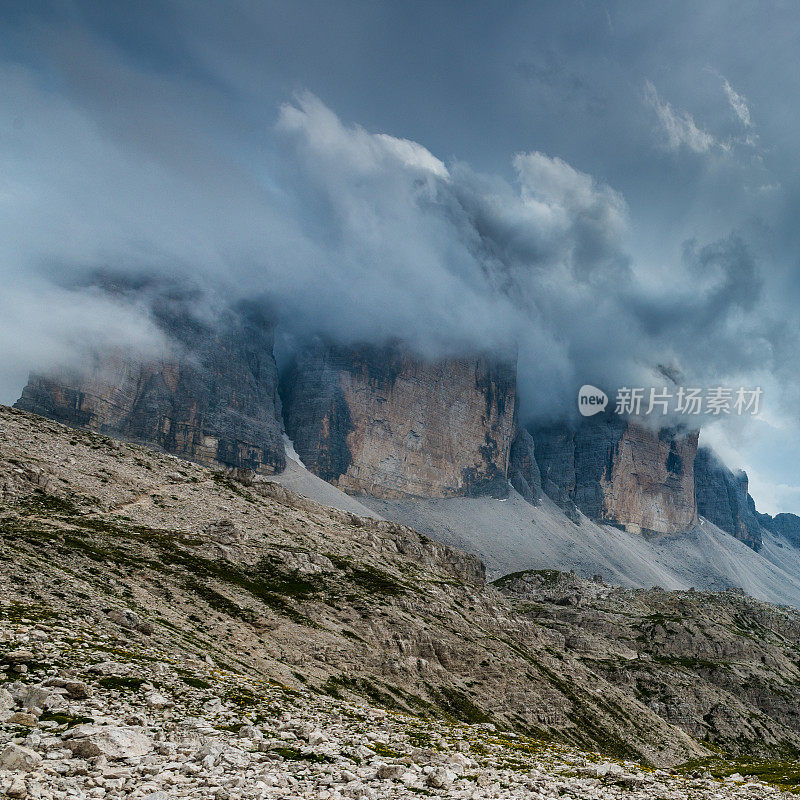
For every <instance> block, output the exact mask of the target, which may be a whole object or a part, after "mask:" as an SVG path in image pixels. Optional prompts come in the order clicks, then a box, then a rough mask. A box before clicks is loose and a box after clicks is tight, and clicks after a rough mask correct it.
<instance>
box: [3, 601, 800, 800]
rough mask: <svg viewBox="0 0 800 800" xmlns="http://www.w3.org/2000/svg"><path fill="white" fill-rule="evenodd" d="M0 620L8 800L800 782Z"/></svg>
mask: <svg viewBox="0 0 800 800" xmlns="http://www.w3.org/2000/svg"><path fill="white" fill-rule="evenodd" d="M59 610H61V612H62V613H61V614H59V613H58V612H59ZM0 611H2V612H3V616H2V620H0V643H1V644H0V648H2V649H1V650H0V652H2V653H3V655H4V661H5V668H4V671H3V672H2V673H0V674H2V675H3V677H4V678H6V682H5V684H4V686H3V687H0V731H2V732H3V733H4V734H6V736H5V741H4V742H3V743H2V745H0V791H3V792H4V795H5V796H7V797H9V798H26V797H28V798H44V799H45V800H66V798H80V797H98V798H99V797H105V798H109V799H110V798H133V799H138V798H146V799H147V800H168V799H169V798H176V799H177V798H181V799H182V800H185V799H186V798H198V799H200V798H202V800H207V798H218V799H219V800H268V799H269V798H275V800H277V799H278V798H281V800H289V799H294V798H316V799H317V800H345V799H346V798H367V799H369V800H375V799H376V798H403V799H404V800H405V799H407V798H414V797H418V796H419V795H420V794H422V795H426V796H431V797H449V798H465V800H466V798H472V799H473V800H483V798H507V799H508V800H517V799H518V798H519V799H520V800H521V798H532V797H534V798H539V799H541V798H581V800H621V799H622V798H641V799H642V800H644V798H648V799H649V798H653V800H655V799H656V798H662V799H663V798H667V797H668V798H671V800H723V799H725V800H727V799H729V798H736V797H741V796H743V795H744V796H746V797H752V798H774V799H775V800H778V798H788V797H791V796H793V795H790V794H788V793H786V792H784V791H782V789H783V788H788V789H790V790H791V789H793V788H795V787H796V781H797V780H798V779H800V776H799V775H798V773H797V770H796V768H795V767H794V766H793V765H791V764H785V763H769V764H752V763H745V764H739V763H736V762H715V763H705V764H695V765H692V766H691V767H689V769H684V770H683V771H682V772H679V773H675V772H668V771H665V770H660V769H658V770H652V769H647V768H642V767H641V766H639V765H637V764H635V763H633V762H629V761H628V762H619V761H617V760H608V759H605V758H603V757H601V756H598V755H597V754H595V753H584V752H580V751H576V750H574V749H570V748H566V747H563V746H558V745H554V744H547V743H543V742H541V741H536V740H533V739H531V738H530V737H526V736H521V735H517V734H514V733H512V732H508V731H498V730H496V729H495V728H494V727H493V726H492V725H490V724H472V725H469V724H463V723H453V722H450V721H438V720H424V719H421V718H420V717H415V716H411V715H408V714H404V713H399V712H391V713H387V711H386V710H383V709H380V708H376V707H375V706H374V704H373V705H372V706H370V705H367V704H365V703H363V702H349V701H346V700H340V699H337V698H333V697H330V696H326V695H324V694H320V693H317V692H313V691H310V690H308V689H306V688H305V687H303V686H300V687H299V688H296V689H294V688H289V687H288V686H285V685H283V684H280V683H277V682H274V681H264V680H259V679H256V678H253V677H251V676H249V675H247V674H246V673H244V672H242V671H241V670H240V669H237V668H232V667H230V666H228V665H225V664H220V663H218V662H215V661H214V660H213V659H211V658H208V657H206V658H200V657H197V656H195V655H193V654H191V653H189V652H187V650H186V649H185V648H184V646H183V645H182V643H181V642H180V640H179V639H177V637H176V638H173V640H172V642H165V641H159V640H158V639H154V637H153V635H152V634H146V633H144V632H143V630H142V629H143V628H144V627H145V626H143V625H142V624H141V623H139V625H138V628H137V627H136V625H135V620H134V619H133V618H132V617H129V618H128V619H126V620H125V621H126V622H127V623H128V624H127V625H123V626H121V625H118V624H117V623H116V622H111V621H110V620H109V619H101V620H96V619H94V618H93V617H92V616H87V615H85V614H81V613H76V611H77V610H73V609H69V608H68V607H66V606H65V607H63V608H62V609H53V610H52V611H53V613H52V614H51V615H50V616H48V617H47V618H46V619H41V610H40V609H38V608H37V609H31V608H30V607H24V606H21V605H20V604H14V603H12V604H10V605H8V604H7V605H0ZM32 612H33V613H32ZM31 617H39V620H38V621H35V620H34V619H32V618H31ZM45 665H46V666H45ZM740 770H743V771H744V773H745V775H747V776H748V777H743V775H742V772H740ZM753 773H755V774H753Z"/></svg>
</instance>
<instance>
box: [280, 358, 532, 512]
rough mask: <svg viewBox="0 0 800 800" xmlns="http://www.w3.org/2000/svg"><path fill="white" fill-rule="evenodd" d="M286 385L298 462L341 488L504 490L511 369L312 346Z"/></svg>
mask: <svg viewBox="0 0 800 800" xmlns="http://www.w3.org/2000/svg"><path fill="white" fill-rule="evenodd" d="M285 384H286V388H285V391H284V400H285V423H286V430H287V433H288V434H289V436H290V437H291V438H292V440H293V442H294V445H295V447H296V449H297V452H298V454H299V456H300V458H301V459H302V461H303V463H304V464H305V465H306V466H307V467H308V468H309V469H310V470H311V471H312V472H314V473H315V474H316V475H319V476H320V477H322V478H324V479H325V480H327V481H330V482H331V483H333V484H335V485H336V486H338V487H339V488H341V489H343V490H344V491H346V492H349V493H354V494H361V493H363V494H369V495H372V496H375V497H395V498H397V497H407V496H416V497H448V496H455V495H476V494H494V495H497V496H501V497H503V496H505V495H506V494H507V492H508V481H507V477H508V471H509V451H510V448H511V443H512V440H513V438H514V434H515V423H514V415H515V403H516V398H515V385H516V379H515V370H514V368H513V367H512V366H510V365H507V364H504V363H500V362H497V361H493V360H491V359H487V358H483V357H475V358H462V359H446V360H439V361H428V360H425V359H423V358H419V357H415V356H411V355H409V354H407V353H403V352H401V351H399V350H397V349H395V348H392V347H386V348H374V347H360V348H344V347H338V346H327V345H322V344H317V345H315V346H313V347H310V348H309V349H307V350H306V351H305V352H304V353H302V354H301V355H300V356H299V358H298V360H297V362H296V364H295V365H294V367H293V368H292V370H291V372H290V374H289V376H288V378H287V380H286V382H285Z"/></svg>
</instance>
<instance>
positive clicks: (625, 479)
mask: <svg viewBox="0 0 800 800" xmlns="http://www.w3.org/2000/svg"><path fill="white" fill-rule="evenodd" d="M531 435H532V437H533V441H534V443H535V452H536V461H537V463H538V465H539V472H540V474H541V476H542V485H543V487H544V491H545V492H546V493H547V494H548V495H549V496H550V497H551V498H552V499H553V500H555V502H556V503H558V504H559V505H560V506H561V507H562V508H564V509H565V510H567V511H570V510H571V509H572V508H573V507H577V508H578V509H579V510H580V511H581V512H582V513H583V514H585V515H586V516H587V517H589V518H590V519H592V520H594V521H596V522H600V523H605V524H612V525H618V526H620V527H622V528H624V529H625V530H628V531H632V532H642V531H645V532H647V531H650V532H655V533H674V532H676V531H681V530H686V529H687V528H691V527H692V526H693V525H695V524H696V523H697V505H696V503H695V497H694V461H695V455H696V453H697V436H698V434H697V431H683V430H678V429H674V428H661V429H660V430H659V429H651V428H648V427H646V426H644V425H640V424H636V423H634V422H630V421H627V420H625V419H624V418H622V417H619V416H617V415H614V414H611V413H608V414H603V415H599V416H596V417H592V418H589V419H586V420H584V421H583V422H582V423H581V424H579V425H577V426H569V425H559V426H552V427H548V428H540V429H536V430H533V431H531Z"/></svg>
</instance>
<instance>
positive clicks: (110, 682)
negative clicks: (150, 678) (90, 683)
mask: <svg viewBox="0 0 800 800" xmlns="http://www.w3.org/2000/svg"><path fill="white" fill-rule="evenodd" d="M144 682H145V680H144V678H131V677H129V676H127V675H106V677H105V678H100V680H99V681H98V683H99V684H100V686H102V687H103V688H104V689H113V690H116V691H118V692H138V691H139V689H141V688H142V684H143V683H144Z"/></svg>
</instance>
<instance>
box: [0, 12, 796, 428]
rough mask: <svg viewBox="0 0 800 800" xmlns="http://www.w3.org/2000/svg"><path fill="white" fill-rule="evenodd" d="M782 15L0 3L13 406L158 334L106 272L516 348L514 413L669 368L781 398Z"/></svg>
mask: <svg viewBox="0 0 800 800" xmlns="http://www.w3.org/2000/svg"><path fill="white" fill-rule="evenodd" d="M772 11H773V12H774V13H773V14H761V13H759V14H756V13H755V12H754V11H753V12H751V11H748V10H747V9H745V8H743V7H739V8H736V9H731V8H730V7H729V6H728V5H727V4H723V3H720V4H717V3H713V2H712V3H708V4H703V7H702V8H699V7H698V6H697V5H696V4H690V3H676V4H672V5H670V7H669V8H668V9H667V8H663V7H659V9H658V10H655V7H654V6H650V7H648V6H647V5H646V4H637V5H635V6H631V5H630V4H621V3H615V2H611V3H608V4H606V5H600V4H595V3H579V2H575V3H562V2H558V3H556V2H553V3H541V4H535V5H531V4H527V3H510V4H508V5H507V6H506V7H504V10H503V13H499V12H498V11H497V9H496V8H494V7H492V6H490V5H489V4H487V5H486V6H485V7H483V6H478V5H475V6H473V7H472V10H470V11H469V12H465V11H464V7H463V5H461V4H456V3H453V4H450V3H447V2H442V3H436V4H429V3H419V4H415V3H410V4H406V3H403V4H399V3H398V4H392V3H356V2H345V3H342V4H329V3H322V2H320V3H313V2H309V3H303V4H290V3H277V2H276V3H262V4H251V3H247V2H237V1H236V0H232V2H230V3H229V4H226V8H225V10H224V12H223V11H222V10H221V9H220V7H219V6H215V5H213V4H197V3H188V2H186V3H184V2H179V1H177V2H170V3H144V4H139V5H136V6H128V5H119V6H118V5H117V4H114V3H109V4H90V3H82V2H71V3H41V4H39V3H35V2H34V3H31V4H26V5H25V6H24V7H22V6H20V7H16V8H13V9H11V8H6V9H4V10H3V11H2V12H0V14H1V15H2V16H0V23H1V24H2V26H3V33H4V42H5V43H6V44H7V49H6V54H7V55H6V56H5V58H4V60H2V61H0V175H2V184H0V209H2V216H0V277H1V278H2V280H3V286H4V289H3V293H2V296H0V309H1V310H2V313H3V319H4V321H5V322H6V324H5V325H4V327H3V333H0V344H2V346H3V350H4V352H6V353H10V354H11V355H9V356H8V357H7V358H6V359H5V361H4V364H3V366H2V374H1V375H0V391H2V396H3V399H4V400H5V401H10V400H13V399H14V396H15V394H16V393H17V392H18V389H19V386H20V384H21V382H22V381H23V380H24V372H25V370H26V369H27V368H28V367H34V368H46V367H47V366H49V365H50V364H52V363H54V362H57V361H63V360H65V359H68V358H71V357H72V358H78V359H79V358H81V357H82V355H83V354H85V353H86V352H87V351H89V350H91V349H92V347H94V346H95V344H96V343H97V342H98V341H100V340H102V339H104V338H106V337H107V338H109V339H110V340H111V341H112V342H115V343H124V342H136V343H137V346H139V347H141V348H142V349H143V350H147V351H157V350H158V349H159V348H162V347H164V346H165V343H164V342H163V341H161V340H160V338H159V337H158V335H157V333H156V332H155V331H154V329H153V326H152V324H151V323H150V320H149V312H148V308H147V303H146V302H145V301H144V300H143V299H142V298H141V297H139V298H138V299H137V296H136V294H135V293H130V292H125V293H122V294H116V295H111V296H109V295H103V294H102V293H99V292H97V291H96V290H91V289H87V288H86V276H87V275H92V274H96V273H97V272H98V271H100V272H106V273H107V272H109V271H111V272H115V273H117V274H122V275H124V276H127V277H129V278H130V277H131V276H143V275H144V276H156V277H158V278H159V279H160V280H163V281H166V282H167V283H168V284H170V285H175V284H177V285H184V286H190V287H192V286H194V287H200V288H202V290H203V292H204V297H205V298H206V301H205V302H207V303H209V304H210V306H211V308H212V310H211V311H210V312H209V313H213V306H214V302H215V301H214V299H213V298H222V299H223V300H224V301H225V302H228V301H230V300H235V299H240V298H242V297H247V298H249V299H251V298H257V299H258V300H259V301H260V302H264V303H267V304H269V307H270V308H271V309H273V310H274V312H275V313H276V314H277V315H278V316H279V318H280V322H281V325H282V329H283V330H284V331H285V332H286V335H287V336H289V337H290V338H293V339H295V340H296V339H298V338H302V337H303V336H305V335H307V334H310V333H312V332H320V333H324V334H327V335H330V336H333V337H335V338H338V339H340V340H343V341H358V340H362V339H369V340H373V341H374V340H388V339H400V340H403V341H405V342H406V343H408V344H409V346H412V347H414V348H416V349H418V350H420V351H422V352H424V353H427V354H440V353H450V352H460V351H463V350H465V349H474V348H476V347H479V348H498V349H500V348H504V347H508V346H509V345H512V346H517V347H518V348H519V355H520V370H521V372H520V387H521V393H522V398H523V408H524V410H525V413H526V414H528V415H550V416H552V415H555V414H558V413H563V410H564V408H565V407H569V406H570V405H571V404H572V401H573V394H574V390H575V388H576V387H577V386H578V385H580V384H581V383H584V382H590V383H596V384H597V385H605V386H607V387H609V388H611V389H613V388H615V387H617V386H620V385H632V384H634V385H637V384H642V385H646V384H647V383H649V382H652V381H657V380H659V379H660V378H659V377H658V375H659V373H658V372H657V367H658V365H659V364H662V365H667V366H668V367H669V369H670V370H674V371H678V372H680V374H682V375H684V376H685V377H686V379H687V381H689V380H690V381H691V382H692V383H700V384H702V383H705V382H708V381H712V380H713V381H715V382H720V381H731V382H732V381H747V382H755V381H762V380H766V381H768V382H771V383H770V384H769V385H770V386H771V388H772V390H773V396H775V397H777V396H778V395H786V396H789V397H794V396H795V395H796V393H797V390H796V387H797V384H798V381H797V379H796V377H795V376H794V375H792V374H791V372H792V370H791V368H790V366H788V365H789V364H790V363H791V362H792V360H793V359H795V358H796V354H797V327H798V319H797V315H796V313H794V309H795V308H796V307H797V302H798V300H799V299H800V290H798V284H797V280H796V270H795V256H794V253H795V252H796V251H797V246H798V245H800V242H798V241H797V238H798V237H797V227H796V224H795V219H796V213H794V205H795V204H796V203H795V200H794V199H793V198H796V197H798V196H800V192H798V187H800V181H798V174H797V170H796V167H795V164H796V163H798V162H797V158H796V155H797V154H795V153H794V149H795V148H796V147H797V145H796V142H797V141H799V140H798V139H797V137H796V136H794V132H795V130H796V128H797V127H798V125H800V118H798V117H797V114H798V111H797V109H795V108H793V107H791V106H789V107H787V104H786V103H785V101H784V99H785V98H786V97H791V96H796V91H795V90H796V89H798V88H800V86H796V85H795V84H796V83H797V78H796V77H793V73H792V72H791V71H787V70H781V69H780V66H781V64H782V63H791V59H793V58H794V55H793V54H794V49H795V48H794V45H795V42H794V39H793V38H792V37H793V34H792V31H796V30H798V20H797V18H796V17H797V16H798V15H797V14H796V13H794V12H792V11H791V9H788V8H787V7H786V6H783V5H781V4H776V5H775V7H774V8H773V9H772ZM745 31H746V32H747V33H746V36H745V34H744V32H745ZM756 51H758V52H761V53H769V54H770V57H769V58H760V59H758V60H754V59H753V58H752V57H751V55H750V53H755V52H756ZM786 131H789V132H790V133H789V134H787V133H786ZM684 242H688V244H684Z"/></svg>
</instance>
